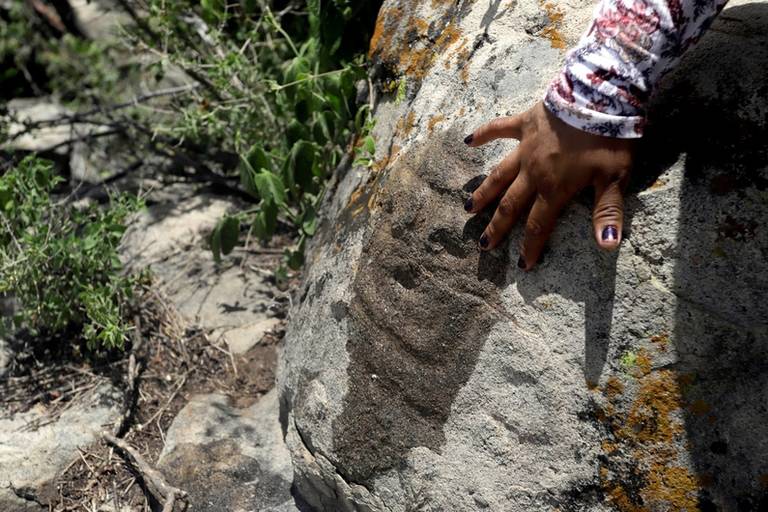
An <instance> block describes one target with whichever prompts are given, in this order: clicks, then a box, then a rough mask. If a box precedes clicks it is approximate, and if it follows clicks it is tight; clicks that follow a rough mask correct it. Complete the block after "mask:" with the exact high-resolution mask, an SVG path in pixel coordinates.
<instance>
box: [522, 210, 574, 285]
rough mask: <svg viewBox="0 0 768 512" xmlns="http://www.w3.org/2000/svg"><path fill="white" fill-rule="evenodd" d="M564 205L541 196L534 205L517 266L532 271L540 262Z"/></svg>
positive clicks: (529, 215) (526, 226) (526, 225)
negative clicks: (545, 245) (542, 252)
mask: <svg viewBox="0 0 768 512" xmlns="http://www.w3.org/2000/svg"><path fill="white" fill-rule="evenodd" d="M563 205H564V203H562V202H553V201H548V200H546V199H544V198H543V197H541V196H539V197H538V199H536V202H534V203H533V207H532V208H531V212H530V213H529V214H528V221H527V222H526V224H525V236H524V238H523V244H522V246H521V247H520V259H519V260H518V261H517V266H518V267H519V268H521V269H523V270H530V269H531V268H533V267H534V266H535V265H536V263H537V262H538V261H539V257H540V256H541V251H542V250H544V244H546V243H547V240H549V236H550V235H551V234H552V231H554V229H555V224H556V222H557V218H558V217H559V216H560V211H561V210H562V209H563Z"/></svg>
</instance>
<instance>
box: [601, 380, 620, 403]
mask: <svg viewBox="0 0 768 512" xmlns="http://www.w3.org/2000/svg"><path fill="white" fill-rule="evenodd" d="M623 392H624V384H623V383H622V382H621V381H620V380H619V379H618V378H617V377H615V376H611V377H609V378H608V380H607V381H606V383H605V396H607V397H608V398H609V399H611V400H613V399H615V398H616V397H618V396H619V395H620V394H622V393H623Z"/></svg>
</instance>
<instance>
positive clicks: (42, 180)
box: [0, 157, 141, 349]
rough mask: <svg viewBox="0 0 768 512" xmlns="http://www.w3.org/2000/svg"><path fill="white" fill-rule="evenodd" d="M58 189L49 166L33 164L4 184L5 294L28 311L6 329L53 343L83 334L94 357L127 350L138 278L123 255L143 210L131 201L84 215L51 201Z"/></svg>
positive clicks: (0, 255) (0, 285)
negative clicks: (125, 268)
mask: <svg viewBox="0 0 768 512" xmlns="http://www.w3.org/2000/svg"><path fill="white" fill-rule="evenodd" d="M58 181H59V179H58V177H56V176H54V175H53V167H52V165H51V164H50V163H49V162H45V161H43V160H39V159H36V158H33V157H28V158H25V159H24V160H22V161H21V163H19V164H18V165H17V166H16V167H15V168H13V169H11V170H10V171H8V172H6V173H5V174H4V175H3V176H2V177H0V191H2V192H0V202H2V203H4V206H3V211H2V215H3V218H4V220H5V221H4V222H2V223H0V290H2V291H3V292H12V293H13V295H14V297H15V299H16V300H17V301H18V303H19V305H20V308H19V312H18V314H17V315H15V317H14V318H12V319H9V318H4V319H2V320H0V322H2V323H3V324H5V325H4V327H7V328H12V327H15V328H19V327H26V328H28V329H30V331H34V332H38V333H41V334H48V335H52V334H58V333H60V332H61V331H63V330H65V329H69V328H70V327H71V326H79V327H80V328H81V329H82V330H81V333H82V336H83V338H84V339H85V340H86V342H87V344H88V346H89V347H90V348H92V349H95V348H97V347H107V348H114V347H122V344H123V340H124V339H125V336H126V332H127V325H126V322H125V319H124V318H123V313H124V311H123V308H124V303H125V302H126V300H127V297H128V295H129V293H130V288H131V284H132V278H131V277H130V276H124V275H123V273H122V265H121V263H120V259H119V257H118V252H117V248H118V246H119V245H120V242H121V240H122V238H123V234H124V232H125V223H126V219H127V218H128V216H129V215H130V214H131V213H132V212H135V211H136V210H137V209H138V208H140V207H141V202H140V201H139V200H138V199H136V198H135V197H131V196H127V195H123V196H116V197H112V198H111V200H110V204H109V206H108V207H105V208H104V207H100V206H98V205H94V206H91V207H85V208H78V209H76V208H74V207H71V206H68V204H67V203H66V202H61V201H53V200H52V199H51V196H50V194H51V191H52V190H53V187H54V186H55V184H56V183H57V182H58Z"/></svg>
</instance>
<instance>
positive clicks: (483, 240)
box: [480, 233, 488, 249]
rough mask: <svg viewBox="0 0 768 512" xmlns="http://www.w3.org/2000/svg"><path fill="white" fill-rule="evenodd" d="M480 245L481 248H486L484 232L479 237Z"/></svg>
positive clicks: (486, 238) (486, 237) (486, 239)
mask: <svg viewBox="0 0 768 512" xmlns="http://www.w3.org/2000/svg"><path fill="white" fill-rule="evenodd" d="M480 247H482V248H483V249H487V248H488V236H487V235H486V234H485V233H483V236H481V237H480Z"/></svg>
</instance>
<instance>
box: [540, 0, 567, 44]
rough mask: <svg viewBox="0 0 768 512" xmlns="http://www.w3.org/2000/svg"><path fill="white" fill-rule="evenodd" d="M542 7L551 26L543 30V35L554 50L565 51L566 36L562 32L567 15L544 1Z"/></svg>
mask: <svg viewBox="0 0 768 512" xmlns="http://www.w3.org/2000/svg"><path fill="white" fill-rule="evenodd" d="M541 5H542V7H543V8H544V12H546V13H547V18H549V25H547V26H546V27H544V28H543V29H542V30H541V35H542V36H543V37H546V38H547V39H549V41H550V44H551V45H552V48H558V49H560V50H563V49H565V36H564V35H563V33H562V32H560V27H561V26H562V24H563V17H564V16H565V13H563V11H562V10H561V9H560V8H559V7H557V6H556V5H555V4H553V3H551V2H544V1H542V2H541Z"/></svg>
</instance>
